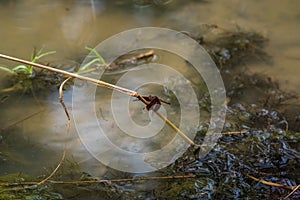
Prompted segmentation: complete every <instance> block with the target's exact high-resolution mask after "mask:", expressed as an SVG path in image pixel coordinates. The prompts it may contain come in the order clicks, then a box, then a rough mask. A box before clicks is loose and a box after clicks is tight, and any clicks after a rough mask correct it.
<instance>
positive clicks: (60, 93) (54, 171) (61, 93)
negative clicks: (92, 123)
mask: <svg viewBox="0 0 300 200" xmlns="http://www.w3.org/2000/svg"><path fill="white" fill-rule="evenodd" d="M70 79H71V77H69V78H67V79H66V80H64V81H63V82H62V83H61V85H60V87H59V102H60V104H61V105H62V107H63V108H64V111H65V114H66V117H67V122H68V124H67V136H69V132H70V127H71V119H70V115H69V112H68V109H67V107H66V105H65V103H64V100H63V87H64V85H65V84H66V82H68V80H70ZM66 154H67V144H66V143H65V145H64V151H63V154H62V156H61V159H60V161H59V163H58V164H57V166H56V168H55V169H54V170H53V171H52V173H51V174H50V175H49V176H48V177H47V178H45V179H44V180H42V181H40V182H39V183H37V184H36V185H42V184H44V183H45V182H46V181H47V180H49V179H50V178H51V177H53V176H54V174H55V173H56V172H57V170H58V169H59V168H60V166H61V165H62V163H63V161H64V160H65V157H66Z"/></svg>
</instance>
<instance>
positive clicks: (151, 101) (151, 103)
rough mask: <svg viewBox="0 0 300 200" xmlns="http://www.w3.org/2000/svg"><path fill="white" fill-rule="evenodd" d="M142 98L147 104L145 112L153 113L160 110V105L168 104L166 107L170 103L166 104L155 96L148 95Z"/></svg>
mask: <svg viewBox="0 0 300 200" xmlns="http://www.w3.org/2000/svg"><path fill="white" fill-rule="evenodd" d="M143 98H144V99H145V100H146V101H147V102H148V104H147V106H146V110H148V111H149V110H150V109H151V110H153V111H155V112H156V111H158V109H159V108H160V106H161V103H165V104H168V105H171V103H170V102H167V101H165V100H163V99H160V98H158V97H157V96H152V95H149V96H143Z"/></svg>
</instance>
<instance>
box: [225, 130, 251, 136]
mask: <svg viewBox="0 0 300 200" xmlns="http://www.w3.org/2000/svg"><path fill="white" fill-rule="evenodd" d="M243 133H247V130H245V129H243V130H241V131H231V132H222V133H221V134H223V135H238V134H243Z"/></svg>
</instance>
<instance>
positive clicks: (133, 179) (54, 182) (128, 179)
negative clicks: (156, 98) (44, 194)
mask: <svg viewBox="0 0 300 200" xmlns="http://www.w3.org/2000/svg"><path fill="white" fill-rule="evenodd" d="M195 177H196V175H194V174H189V175H178V176H152V177H151V176H150V177H137V178H122V179H99V180H83V181H54V180H46V181H45V182H43V184H82V183H117V182H126V181H146V180H168V179H185V178H195ZM37 184H38V182H19V183H0V186H2V187H12V186H34V185H37ZM22 188H23V187H22ZM23 189H24V188H23Z"/></svg>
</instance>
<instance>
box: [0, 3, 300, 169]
mask: <svg viewBox="0 0 300 200" xmlns="http://www.w3.org/2000/svg"><path fill="white" fill-rule="evenodd" d="M122 2H123V3H122ZM124 2H125V3H124ZM128 2H130V3H128ZM128 2H127V3H126V1H101V0H99V1H60V0H53V1H37V0H28V1H0V27H1V31H0V38H1V41H0V52H1V53H4V54H8V55H13V56H16V57H20V58H29V57H30V55H31V52H32V49H33V47H37V48H41V47H44V48H45V50H55V51H56V52H57V53H56V54H55V55H54V56H52V57H51V59H53V60H62V61H64V60H73V59H77V58H78V57H81V56H82V54H83V53H85V50H84V47H85V46H92V47H93V46H95V45H97V44H98V43H99V42H101V41H102V40H104V39H106V38H107V37H109V36H112V35H114V34H116V33H119V32H121V31H123V30H127V29H130V28H135V27H143V26H160V27H167V28H175V29H177V30H187V31H192V30H195V29H194V27H197V26H198V25H199V24H206V23H209V24H217V25H218V26H220V27H223V28H225V29H234V28H238V27H241V28H243V29H246V30H255V31H257V32H259V33H262V34H263V35H265V36H266V37H267V38H269V39H270V42H269V45H268V47H267V51H268V53H269V54H270V55H272V56H273V64H272V65H271V66H270V65H253V66H249V67H250V68H251V70H252V71H253V72H259V73H264V74H267V75H268V76H270V77H272V78H273V79H275V80H278V81H279V83H280V85H281V87H282V88H284V89H286V90H294V91H295V92H297V93H298V94H300V90H299V89H298V86H299V84H300V79H299V78H298V77H299V75H300V68H299V62H300V37H299V35H300V23H299V21H300V13H299V7H300V2H299V1H296V0H286V1H281V0H268V1H243V0H230V1H228V0H219V1H216V0H215V1H207V2H205V3H203V2H201V1H199V2H198V1H182V2H184V3H179V2H180V1H178V2H176V1H171V2H170V3H169V4H167V5H155V4H150V5H144V6H141V5H134V4H133V3H132V2H131V1H128ZM0 63H3V64H7V63H8V62H7V61H4V60H1V61H0ZM4 76H5V74H4V73H3V72H1V73H0V79H3V77H4ZM2 88H3V86H2V85H0V89H2ZM57 96H58V95H57V94H56V93H55V92H54V93H53V96H51V97H47V98H44V99H43V98H41V97H40V98H39V100H38V101H37V100H34V99H32V98H31V97H30V98H28V99H26V95H24V96H22V98H21V97H14V98H12V100H11V101H10V102H9V103H8V102H5V104H2V105H0V106H1V107H0V108H1V120H0V124H1V125H2V126H3V127H6V126H8V125H9V124H11V123H13V122H15V121H17V120H19V119H22V118H24V117H26V116H28V115H30V114H32V113H34V112H36V111H39V110H43V112H42V113H40V114H38V115H36V116H34V117H32V118H30V119H29V120H26V121H24V122H23V123H21V124H18V126H19V128H20V130H21V134H20V135H19V136H20V137H21V136H22V137H23V138H22V140H27V141H28V146H24V147H20V149H17V150H13V151H19V152H20V151H21V149H22V148H26V149H27V150H24V152H27V153H28V154H30V155H32V156H31V157H30V156H28V157H26V156H25V154H24V157H25V158H24V159H25V161H26V162H25V161H24V162H25V163H24V166H26V167H24V168H23V166H22V167H20V166H13V165H12V164H9V165H6V164H5V162H4V164H1V174H5V173H12V172H18V171H25V172H26V171H27V172H28V171H29V172H30V171H31V170H32V169H34V170H39V169H40V168H41V167H43V166H49V163H52V162H54V161H57V160H58V159H59V153H60V152H61V150H62V148H63V144H64V142H65V141H66V140H67V139H66V135H65V127H66V123H65V116H64V114H63V111H62V109H61V108H60V106H59V103H58V101H56V99H57ZM65 96H66V101H67V102H68V99H70V94H68V93H66V94H65ZM23 97H24V99H25V100H24V99H23ZM71 132H72V133H73V135H72V136H71V139H70V140H73V139H74V142H72V143H70V149H72V148H73V149H74V148H76V149H77V150H78V154H80V153H83V152H84V148H83V147H82V146H79V144H78V143H76V141H75V140H76V137H77V136H76V134H75V130H74V129H72V130H71ZM1 134H2V135H4V134H5V133H1ZM24 138H25V139H24ZM36 143H37V144H38V145H37V146H34V145H36ZM33 146H34V147H33ZM29 147H30V148H29ZM48 147H49V148H48ZM7 148H8V149H10V150H11V151H12V149H14V148H13V147H11V146H10V147H7ZM28 149H31V150H28ZM49 149H51V150H50V152H48V151H49ZM44 151H46V152H47V153H46V154H43V152H44ZM32 152H41V153H36V154H35V153H32ZM52 152H55V155H53V156H49V155H51V154H53V153H52ZM17 153H18V152H17ZM87 155H88V154H87V153H83V155H81V156H79V157H86V156H87ZM36 157H38V159H35V158H36ZM31 159H33V160H35V162H33V161H32V160H31ZM87 159H89V158H87ZM37 160H38V161H37ZM27 162H29V163H31V164H28V163H27ZM94 168H98V167H97V166H96V167H94ZM97 170H99V169H97Z"/></svg>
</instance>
